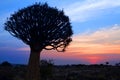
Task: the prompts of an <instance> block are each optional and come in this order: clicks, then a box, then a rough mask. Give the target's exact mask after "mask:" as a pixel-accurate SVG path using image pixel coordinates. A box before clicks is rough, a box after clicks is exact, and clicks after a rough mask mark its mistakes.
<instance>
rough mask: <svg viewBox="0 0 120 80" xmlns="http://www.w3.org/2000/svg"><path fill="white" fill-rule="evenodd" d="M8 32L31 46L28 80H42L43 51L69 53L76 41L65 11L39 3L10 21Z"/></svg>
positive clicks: (21, 11) (13, 16) (17, 13)
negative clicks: (67, 49) (66, 50)
mask: <svg viewBox="0 0 120 80" xmlns="http://www.w3.org/2000/svg"><path fill="white" fill-rule="evenodd" d="M4 28H5V30H6V31H8V32H9V33H10V34H11V35H12V36H14V37H16V38H18V39H20V40H22V41H23V42H24V43H26V44H27V45H29V46H30V50H31V52H30V58H29V62H28V72H27V80H40V77H39V76H40V68H39V65H40V52H41V51H42V50H43V49H46V50H52V49H53V50H57V51H65V48H66V47H67V46H68V45H69V43H70V42H71V41H72V39H71V36H72V34H73V32H72V26H71V24H70V22H69V17H68V16H66V15H65V14H64V12H63V10H58V9H57V8H54V7H49V6H48V4H47V3H44V4H41V3H35V4H33V5H31V6H28V7H25V8H23V9H20V10H18V11H17V12H15V13H14V14H12V15H11V16H10V18H8V19H7V21H6V23H5V27H4Z"/></svg>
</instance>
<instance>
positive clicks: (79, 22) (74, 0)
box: [0, 0, 120, 64]
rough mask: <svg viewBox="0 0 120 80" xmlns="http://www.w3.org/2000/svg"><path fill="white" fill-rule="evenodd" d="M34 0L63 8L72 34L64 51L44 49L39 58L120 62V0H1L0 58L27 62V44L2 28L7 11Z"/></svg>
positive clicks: (58, 60)
mask: <svg viewBox="0 0 120 80" xmlns="http://www.w3.org/2000/svg"><path fill="white" fill-rule="evenodd" d="M35 2H43V3H44V2H47V3H48V5H49V6H52V7H57V8H58V9H60V10H64V12H65V14H66V15H67V16H69V18H70V22H71V25H72V29H73V32H74V35H73V36H72V38H73V41H72V42H71V44H70V45H69V46H68V47H67V49H66V52H64V53H63V52H57V51H53V50H52V51H46V50H43V51H42V53H41V59H53V60H54V63H55V64H96V63H98V64H100V63H105V62H106V61H109V62H110V64H115V63H117V62H120V0H2V1H1V2H0V62H3V61H9V62H11V63H19V64H26V63H27V62H28V58H29V52H30V50H29V46H27V45H26V44H24V43H23V42H22V41H21V40H18V39H16V38H15V37H13V36H11V35H10V34H9V33H8V32H7V31H5V30H4V29H3V27H4V23H5V21H6V19H7V17H9V16H10V14H13V13H14V12H15V11H18V9H21V8H24V7H26V6H29V5H32V4H34V3H35Z"/></svg>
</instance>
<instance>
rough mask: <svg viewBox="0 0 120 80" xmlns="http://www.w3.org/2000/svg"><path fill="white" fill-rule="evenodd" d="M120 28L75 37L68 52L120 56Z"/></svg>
mask: <svg viewBox="0 0 120 80" xmlns="http://www.w3.org/2000/svg"><path fill="white" fill-rule="evenodd" d="M119 34H120V26H119V25H114V26H112V27H109V28H102V29H99V30H97V31H95V32H92V33H85V34H79V35H76V36H74V37H73V43H72V44H71V46H70V47H69V48H70V49H69V48H68V49H69V50H68V52H77V53H83V54H112V53H115V54H120V49H119V48H120V36H119Z"/></svg>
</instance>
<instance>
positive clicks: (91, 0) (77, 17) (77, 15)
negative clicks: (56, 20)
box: [65, 0, 120, 22]
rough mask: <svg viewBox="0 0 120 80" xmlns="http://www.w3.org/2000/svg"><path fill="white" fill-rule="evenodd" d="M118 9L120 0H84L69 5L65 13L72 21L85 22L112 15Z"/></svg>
mask: <svg viewBox="0 0 120 80" xmlns="http://www.w3.org/2000/svg"><path fill="white" fill-rule="evenodd" d="M117 7H120V0H116V1H114V0H84V1H82V2H79V1H76V2H75V3H72V4H71V5H68V6H67V7H66V8H65V13H66V14H67V15H68V16H70V18H71V20H72V21H77V22H83V21H87V20H90V19H94V18H96V17H99V16H101V15H105V14H108V13H111V10H113V9H114V8H117Z"/></svg>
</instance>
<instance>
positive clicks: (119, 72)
mask: <svg viewBox="0 0 120 80" xmlns="http://www.w3.org/2000/svg"><path fill="white" fill-rule="evenodd" d="M41 63H42V64H41V76H42V77H41V80H120V66H118V65H117V66H116V65H115V66H113V65H101V64H100V65H99V64H96V65H84V64H79V65H63V66H55V65H54V64H53V62H51V61H47V60H42V61H41ZM26 71H27V66H26V65H13V66H12V67H3V66H0V80H25V74H26Z"/></svg>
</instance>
